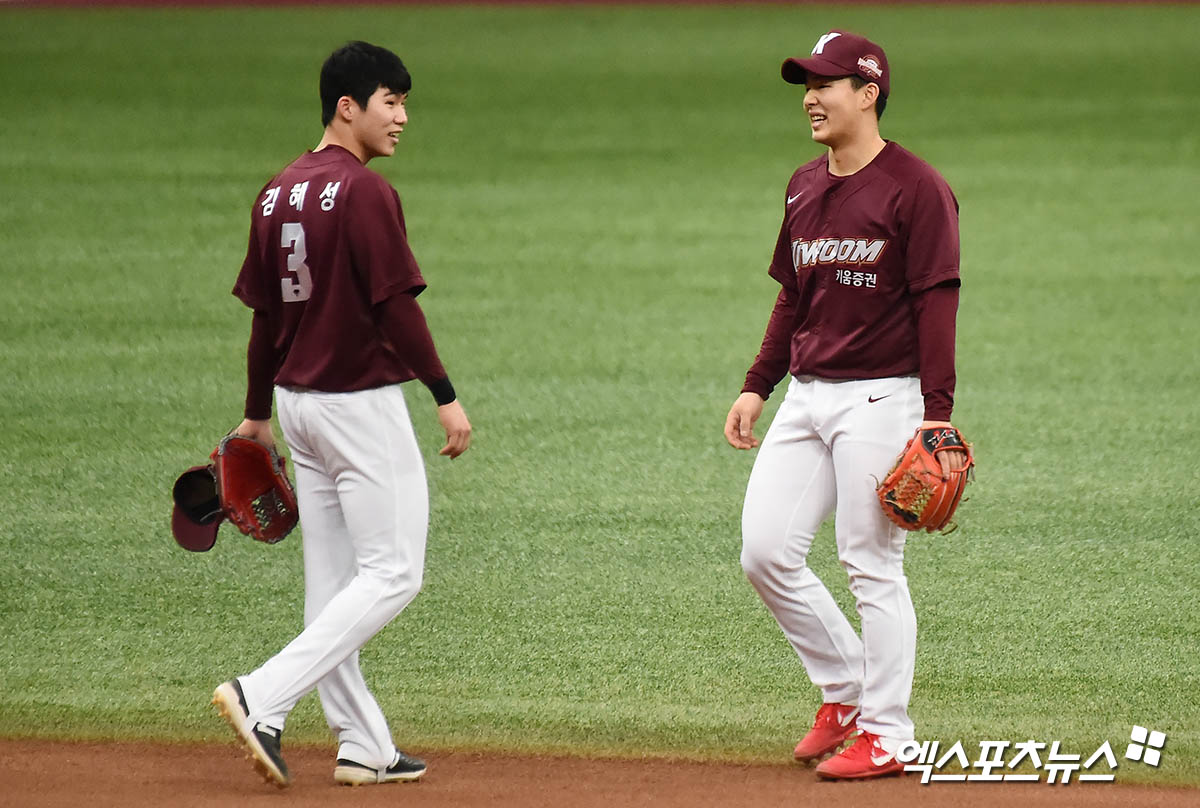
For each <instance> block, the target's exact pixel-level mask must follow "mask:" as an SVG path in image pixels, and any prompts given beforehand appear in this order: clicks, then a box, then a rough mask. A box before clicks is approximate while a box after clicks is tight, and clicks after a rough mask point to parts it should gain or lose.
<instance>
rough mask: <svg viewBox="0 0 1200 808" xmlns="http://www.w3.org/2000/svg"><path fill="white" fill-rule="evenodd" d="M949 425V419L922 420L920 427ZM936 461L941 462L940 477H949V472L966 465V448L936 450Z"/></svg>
mask: <svg viewBox="0 0 1200 808" xmlns="http://www.w3.org/2000/svg"><path fill="white" fill-rule="evenodd" d="M943 426H944V427H948V426H951V424H950V422H949V421H922V422H921V429H936V428H937V427H943ZM937 459H938V462H940V463H941V464H942V479H943V480H948V479H950V472H952V471H962V470H963V469H964V468H966V467H967V450H966V449H946V450H945V451H942V452H938V454H937Z"/></svg>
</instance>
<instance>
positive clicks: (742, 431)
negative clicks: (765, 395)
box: [725, 393, 764, 449]
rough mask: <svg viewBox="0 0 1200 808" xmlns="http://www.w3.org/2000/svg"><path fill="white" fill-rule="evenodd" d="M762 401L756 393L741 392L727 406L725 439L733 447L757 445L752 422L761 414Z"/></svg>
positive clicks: (744, 447)
mask: <svg viewBox="0 0 1200 808" xmlns="http://www.w3.org/2000/svg"><path fill="white" fill-rule="evenodd" d="M763 404H764V401H763V399H762V396H760V395H759V394H758V393H742V394H741V395H740V396H738V397H737V401H734V402H733V406H732V407H730V408H729V415H728V417H726V419H725V440H727V441H729V445H730V446H732V447H733V448H735V449H753V448H754V447H756V446H758V438H756V437H754V424H755V422H756V421H758V417H759V416H760V415H762V411H763Z"/></svg>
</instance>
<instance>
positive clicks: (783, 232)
mask: <svg viewBox="0 0 1200 808" xmlns="http://www.w3.org/2000/svg"><path fill="white" fill-rule="evenodd" d="M767 274H768V275H770V276H771V277H772V278H774V279H775V280H777V281H779V283H781V284H782V285H783V286H785V287H787V288H788V289H791V290H792V291H796V290H797V289H798V288H799V284H797V283H796V265H795V264H794V263H793V262H792V238H791V234H790V232H789V230H788V222H787V213H786V212H785V213H784V216H783V224H781V225H780V226H779V238H777V239H776V240H775V252H774V253H772V254H771V266H770V267H769V268H768V269H767Z"/></svg>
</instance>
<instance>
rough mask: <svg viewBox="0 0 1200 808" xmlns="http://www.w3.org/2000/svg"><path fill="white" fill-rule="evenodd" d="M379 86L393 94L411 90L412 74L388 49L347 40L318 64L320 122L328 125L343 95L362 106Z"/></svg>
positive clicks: (401, 93)
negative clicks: (409, 73) (319, 69)
mask: <svg viewBox="0 0 1200 808" xmlns="http://www.w3.org/2000/svg"><path fill="white" fill-rule="evenodd" d="M380 87H384V88H386V89H387V90H389V91H390V92H393V93H395V94H396V95H403V94H404V93H407V92H408V91H409V90H411V89H412V76H410V75H408V68H406V67H405V66H404V62H402V61H400V57H399V56H397V55H396V54H394V53H392V52H391V51H390V50H388V49H387V48H381V47H379V46H378V45H372V44H370V43H369V42H362V41H354V42H347V43H346V44H345V45H343V46H342V47H340V48H338V49H337V50H335V51H334V52H333V53H331V54H330V55H329V58H328V59H326V60H325V64H323V65H321V125H322V126H329V122H330V121H332V120H333V114H334V112H335V110H336V109H337V102H338V99H339V98H341V97H342V96H343V95H348V96H350V97H351V98H353V99H354V100H355V102H356V103H357V104H358V105H359V106H360V107H363V108H364V109H365V108H366V106H367V102H368V101H369V100H370V99H371V96H372V95H374V94H375V91H376V90H378V89H379V88H380Z"/></svg>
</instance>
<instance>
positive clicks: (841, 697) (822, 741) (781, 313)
mask: <svg viewBox="0 0 1200 808" xmlns="http://www.w3.org/2000/svg"><path fill="white" fill-rule="evenodd" d="M782 72H783V78H784V79H785V80H786V81H788V82H790V83H792V84H804V85H805V87H806V90H805V93H804V110H805V112H806V113H807V114H808V118H809V125H810V127H811V131H812V139H813V140H815V141H816V142H817V143H820V144H821V145H823V146H825V153H824V154H822V155H821V156H820V157H819V158H817V159H816V160H813V161H812V162H810V163H807V164H805V165H803V166H801V167H800V168H799V169H798V170H797V171H796V172H795V173H794V174H793V175H792V178H791V180H790V182H788V186H787V192H786V194H785V197H784V216H783V225H782V227H781V228H780V232H779V240H778V242H777V244H776V245H775V252H774V256H773V258H772V261H771V266H770V270H769V272H770V275H771V277H773V278H774V279H775V280H777V281H778V282H779V284H780V291H779V295H778V298H777V299H776V301H775V306H774V309H773V311H772V313H771V316H770V319H769V321H768V323H767V328H766V334H765V336H764V337H763V341H762V347H761V349H760V351H759V353H758V356H757V358H756V359H755V361H754V363H753V365H752V366H751V367H750V370H749V372H748V373H747V374H746V381H745V384H744V386H743V387H742V393H741V395H740V396H739V397H738V398H737V400H736V401H735V402H734V404H733V407H732V408H731V409H730V411H729V416H728V418H727V419H726V422H725V437H726V439H727V440H728V441H729V443H730V444H731V445H733V446H734V447H736V448H738V449H751V448H754V447H756V446H759V445H760V444H759V441H758V439H756V438H755V436H754V433H753V428H754V425H755V422H756V421H757V420H758V418H759V416H760V415H761V414H762V411H763V402H764V401H765V400H766V398H767V397H768V396H769V395H770V394H771V391H772V390H773V389H774V387H775V385H776V384H777V383H778V382H779V381H781V380H782V379H783V377H784V376H785V375H790V376H791V378H790V380H789V382H788V387H787V392H786V394H785V397H784V400H783V402H782V403H781V404H780V405H779V410H778V412H777V413H776V416H775V420H774V422H773V423H772V424H771V427H770V429H769V430H768V431H767V434H766V436H765V437H764V438H763V440H762V443H761V447H760V448H759V453H758V457H757V458H756V460H755V463H754V469H753V471H752V472H751V474H750V480H749V483H748V484H747V486H746V499H745V504H744V508H743V512H742V558H741V561H742V567H743V569H744V570H745V572H746V575H747V577H748V578H749V580H750V582H751V584H752V585H753V586H754V588H755V590H756V591H757V592H758V594H759V596H760V597H761V598H762V600H763V602H764V603H765V604H766V606H767V608H768V609H769V610H770V611H771V613H772V614H773V615H774V617H775V619H776V621H777V622H778V623H779V626H780V628H782V629H783V633H784V635H785V636H786V637H787V639H788V641H789V642H790V643H791V645H792V647H793V648H794V649H795V651H796V653H797V654H798V656H799V657H800V660H801V662H802V663H803V665H804V668H805V670H806V671H807V673H808V675H809V678H810V679H811V680H812V682H813V684H815V685H816V686H817V687H818V688H820V690H821V693H822V697H823V699H822V700H823V702H824V704H823V705H822V706H821V708H820V710H819V711H818V712H817V717H816V720H815V721H814V722H813V726H812V729H811V730H810V731H809V732H808V734H807V735H805V736H804V738H803V739H802V740H801V741H800V742H799V744H798V745H797V746H796V749H795V753H794V756H795V758H796V759H797V760H800V761H802V762H806V763H807V762H812V761H817V760H821V759H822V758H824V757H825V756H826V755H829V754H831V753H834V752H836V751H837V750H838V749H839V748H840V747H841V746H842V744H843V743H844V742H845V741H847V740H848V739H850V738H851V737H853V736H855V735H856V734H857V739H856V740H855V741H854V743H853V744H852V745H850V746H849V747H848V748H846V749H845V750H843V751H841V752H840V753H839V754H836V755H834V756H833V757H830V758H828V759H826V760H824V761H823V762H821V763H820V764H819V765H818V766H817V773H818V775H820V776H822V777H825V778H830V779H857V778H866V777H878V776H882V775H889V774H899V773H901V772H902V771H903V768H904V767H903V764H902V763H901V762H900V761H898V760H897V759H896V751H897V750H898V748H899V746H900V744H901V743H902V742H903V741H906V740H909V739H911V738H912V737H913V725H912V721H911V720H910V719H909V716H908V701H909V695H910V693H911V690H912V679H913V668H914V664H915V658H916V637H917V624H916V616H915V613H914V611H913V606H912V600H911V598H910V597H909V592H908V582H907V580H906V578H905V576H904V569H903V561H904V543H905V538H906V535H907V534H906V533H905V531H903V530H901V529H900V528H898V527H895V526H894V525H893V524H892V523H891V522H890V521H888V520H887V518H885V516H884V515H883V512H882V510H881V508H880V506H879V503H878V500H877V499H876V497H875V486H876V482H877V481H878V480H880V479H882V478H883V477H884V475H885V474H886V473H887V470H888V468H889V467H890V465H891V464H892V462H893V461H894V460H895V458H896V456H897V455H898V454H899V452H900V450H901V449H902V448H903V447H904V445H905V443H906V441H907V440H908V438H910V437H911V436H912V435H913V433H914V432H915V431H916V429H917V428H918V427H919V426H921V425H922V424H923V423H924V425H926V426H933V425H944V424H948V423H949V419H950V412H951V409H952V407H953V400H954V399H953V396H954V382H955V373H954V327H955V316H956V312H957V308H958V287H959V248H958V203H957V201H956V200H955V198H954V195H953V193H951V191H950V188H949V186H948V185H947V184H946V182H945V180H943V179H942V177H941V176H940V175H939V174H938V173H937V172H936V171H935V170H934V169H933V168H931V167H930V166H929V165H927V164H926V163H924V162H923V161H921V160H920V159H918V158H917V157H916V156H914V155H913V154H912V153H910V152H908V151H906V150H905V149H903V148H901V147H900V146H899V145H898V144H896V143H894V142H888V141H885V140H883V139H882V138H881V137H880V134H879V116H880V115H882V113H883V110H884V106H885V104H886V100H887V97H888V93H889V91H890V79H891V76H890V72H889V69H888V63H887V57H886V56H885V55H884V52H883V49H882V48H881V47H879V46H878V45H876V44H874V43H872V42H870V41H868V40H867V39H864V38H863V37H861V36H856V35H853V34H850V33H848V32H845V31H830V32H829V33H827V34H825V35H823V36H822V37H821V38H820V39H819V40H818V41H817V43H816V46H815V47H814V48H813V50H812V53H811V55H810V56H809V57H808V58H803V59H801V58H796V59H788V60H787V61H785V62H784V63H783V68H782ZM940 457H941V458H943V460H942V463H943V468H944V470H946V471H948V470H949V469H951V468H960V467H961V466H962V464H963V460H964V458H965V455H964V454H962V453H959V452H953V453H951V452H947V453H943V454H941V455H940ZM830 514H833V516H834V522H835V534H836V542H837V550H838V558H839V559H840V561H841V564H842V566H843V568H844V569H845V570H846V572H847V573H848V575H849V578H850V589H851V592H852V593H853V594H854V597H855V601H856V603H857V609H858V614H859V616H860V618H861V622H862V633H861V637H860V636H859V634H858V633H857V632H856V631H855V630H854V628H853V627H852V626H851V624H850V622H849V621H848V620H847V619H846V616H845V615H844V614H843V613H842V611H841V610H840V609H839V608H838V606H837V603H836V602H835V601H834V599H833V597H832V596H831V595H830V593H829V590H827V589H826V588H825V585H824V584H823V583H822V582H821V581H820V580H819V579H818V578H817V576H816V575H815V574H814V573H813V571H812V570H811V569H809V568H808V566H807V565H806V563H805V558H806V556H807V555H808V550H809V547H810V546H811V544H812V540H813V537H814V535H815V534H816V532H817V529H818V527H819V526H820V525H821V523H822V522H823V521H824V520H825V518H826V517H828V516H829V515H830Z"/></svg>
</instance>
